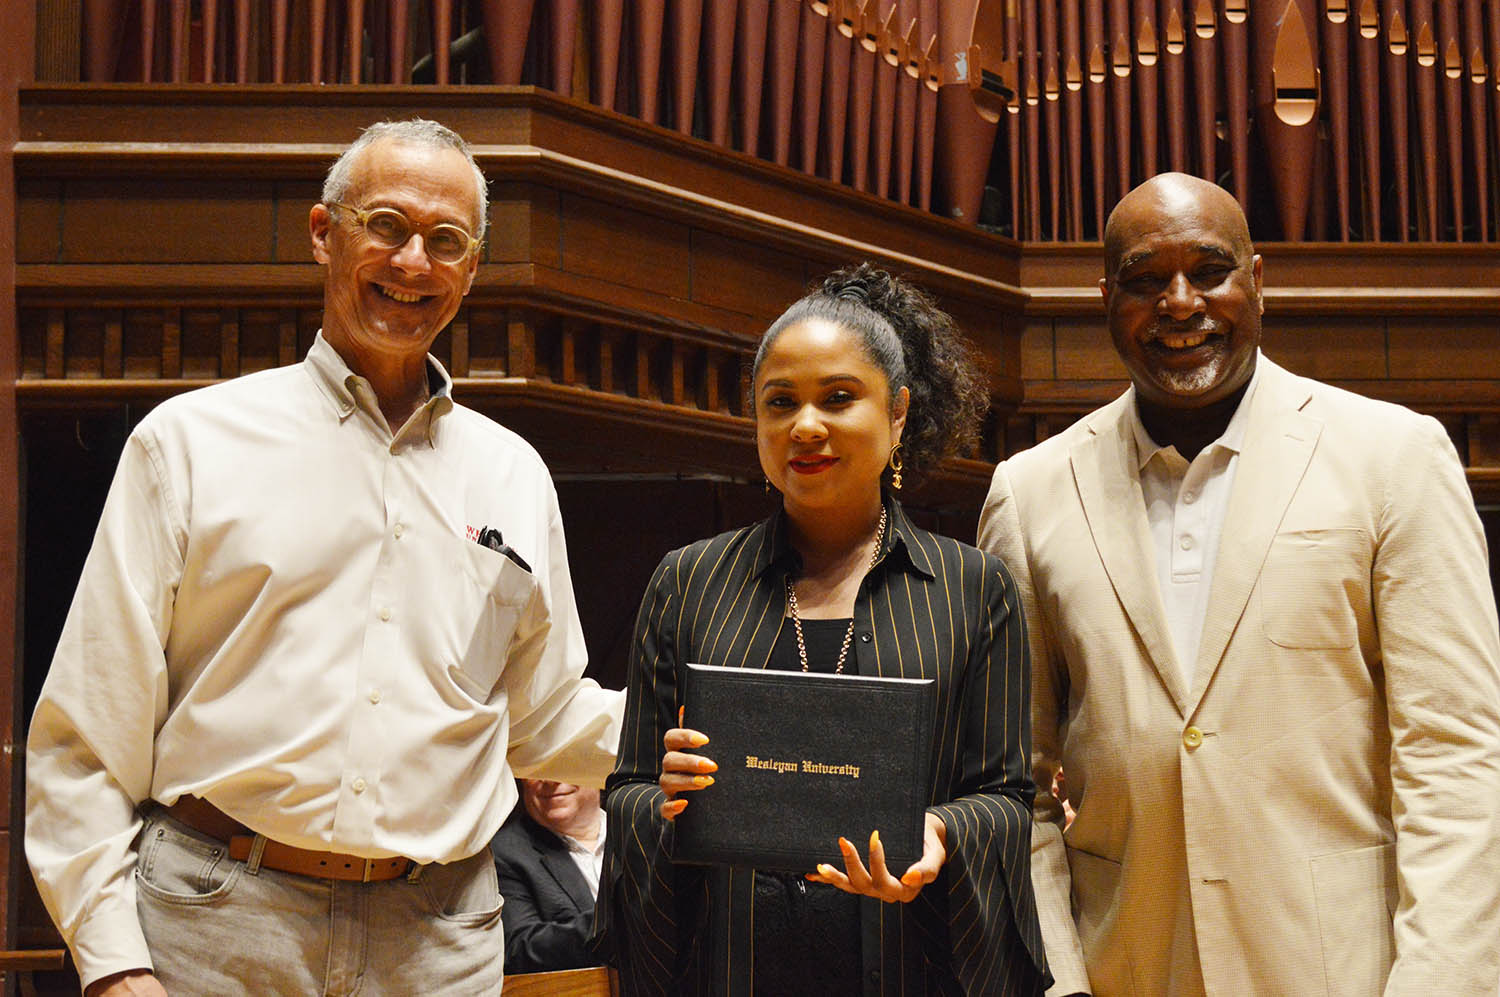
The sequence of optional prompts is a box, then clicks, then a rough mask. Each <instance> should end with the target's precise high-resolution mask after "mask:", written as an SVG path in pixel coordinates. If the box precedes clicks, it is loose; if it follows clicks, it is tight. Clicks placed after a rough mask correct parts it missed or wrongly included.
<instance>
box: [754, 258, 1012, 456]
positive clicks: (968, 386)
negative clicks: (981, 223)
mask: <svg viewBox="0 0 1500 997" xmlns="http://www.w3.org/2000/svg"><path fill="white" fill-rule="evenodd" d="M806 319H822V320H824V321H827V322H832V323H834V324H835V325H838V326H840V327H842V328H844V329H847V330H849V331H850V332H852V333H854V334H855V336H856V337H858V339H859V341H860V343H861V344H862V345H863V346H864V348H865V353H866V354H867V355H868V356H869V358H870V360H871V361H872V362H873V363H874V364H875V365H876V366H877V367H879V368H880V369H881V370H883V371H884V372H885V375H886V379H887V380H888V381H889V382H890V386H891V397H892V398H893V399H894V398H895V395H896V392H897V391H899V390H900V389H901V388H902V387H903V386H905V387H906V389H907V391H908V392H910V395H911V400H910V404H909V407H908V409H907V414H906V429H905V431H904V432H903V433H902V436H901V454H902V462H903V465H904V467H903V469H902V470H903V473H904V474H905V475H906V476H907V477H908V478H911V479H913V480H920V479H921V478H922V477H924V476H925V474H926V472H928V471H930V470H932V468H934V467H935V466H937V465H938V464H939V463H940V462H941V461H942V460H943V458H945V457H948V456H951V455H953V454H957V453H963V452H966V451H967V450H968V449H969V448H970V447H972V446H973V445H974V443H975V441H976V440H977V439H978V436H979V425H980V421H981V420H982V419H983V418H984V414H985V412H986V411H988V410H989V404H990V401H989V389H988V387H987V385H986V384H985V379H984V377H983V375H982V373H981V372H980V369H979V365H978V361H977V359H976V355H975V352H974V350H973V348H972V347H971V346H970V345H969V343H968V341H967V340H965V339H964V338H963V336H962V334H961V333H960V332H959V331H958V327H957V326H956V325H955V324H954V322H953V319H952V318H950V317H949V316H948V314H947V313H946V312H944V311H943V310H942V309H940V308H938V306H937V304H936V303H935V302H934V301H933V300H932V298H930V297H928V295H927V294H926V293H925V292H923V291H922V290H921V289H920V288H918V287H916V286H915V285H914V284H911V283H908V282H907V281H905V280H902V279H901V278H900V277H895V276H892V275H891V274H889V273H887V272H886V271H884V270H880V269H878V268H876V267H874V266H871V265H870V264H869V263H861V264H859V265H858V266H853V267H845V268H843V269H841V270H836V271H834V272H833V273H831V274H829V275H828V276H827V277H825V278H823V280H822V282H821V283H819V284H818V285H816V286H815V287H814V289H813V290H812V291H811V292H810V293H808V294H807V295H806V296H804V297H802V298H801V299H799V300H798V301H796V302H795V303H794V304H793V305H792V306H791V307H790V308H788V309H787V310H786V311H784V312H782V313H781V317H780V318H778V319H777V320H776V321H775V322H773V323H771V327H770V328H769V329H767V330H766V333H765V335H764V336H762V337H761V340H760V345H759V346H758V347H757V348H756V351H755V361H754V365H753V367H752V369H751V378H752V380H753V379H754V375H755V374H756V373H757V372H759V370H760V365H761V361H762V360H763V359H764V358H765V355H766V351H767V350H768V349H770V347H771V344H772V343H774V342H775V341H776V338H777V337H778V336H779V335H781V333H782V331H783V330H784V329H786V328H787V327H788V326H791V325H794V324H796V323H798V322H801V321H804V320H806Z"/></svg>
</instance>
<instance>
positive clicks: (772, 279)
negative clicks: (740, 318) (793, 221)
mask: <svg viewBox="0 0 1500 997" xmlns="http://www.w3.org/2000/svg"><path fill="white" fill-rule="evenodd" d="M692 259H693V273H692V292H693V293H692V296H693V300H694V301H697V302H701V303H702V304H705V305H710V306H712V307H714V308H724V309H727V310H729V311H735V312H741V313H743V314H745V315H750V316H753V317H755V318H757V319H760V320H761V321H762V322H767V323H769V322H771V321H772V320H774V319H775V318H776V316H777V315H779V314H781V312H782V311H783V310H784V308H785V306H786V305H788V304H791V303H792V302H793V301H796V300H797V299H798V298H800V297H801V296H802V295H803V294H804V293H805V292H806V287H807V282H808V280H809V279H810V278H811V277H813V276H815V275H813V274H809V273H807V271H808V270H809V269H811V268H810V267H809V266H808V264H807V263H806V262H805V261H804V260H801V259H798V258H797V257H795V256H788V255H786V254H785V253H781V252H778V251H777V250H775V249H769V248H767V247H765V246H763V245H760V244H758V243H756V242H755V241H752V240H749V239H736V238H733V237H730V236H725V235H720V234H718V233H716V232H707V231H702V230H699V231H695V232H694V233H693V253H692Z"/></svg>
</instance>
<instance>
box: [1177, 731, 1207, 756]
mask: <svg viewBox="0 0 1500 997" xmlns="http://www.w3.org/2000/svg"><path fill="white" fill-rule="evenodd" d="M1202 743H1203V732H1202V731H1201V730H1199V729H1198V728H1197V727H1189V728H1188V729H1187V730H1185V731H1183V732H1182V746H1183V747H1185V748H1187V749H1188V750H1189V751H1192V750H1194V749H1196V748H1197V747H1198V745H1200V744H1202Z"/></svg>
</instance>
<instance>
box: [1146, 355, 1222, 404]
mask: <svg viewBox="0 0 1500 997" xmlns="http://www.w3.org/2000/svg"><path fill="white" fill-rule="evenodd" d="M1219 366H1220V364H1219V361H1218V360H1217V359H1215V360H1213V361H1211V362H1209V363H1207V364H1204V365H1203V366H1202V367H1198V368H1196V369H1194V370H1185V371H1173V370H1164V371H1161V372H1160V373H1159V374H1158V376H1159V377H1160V378H1161V381H1162V384H1163V386H1164V387H1166V388H1167V389H1168V390H1170V391H1171V392H1172V393H1173V394H1176V395H1199V394H1202V393H1203V392H1205V391H1207V390H1208V389H1209V388H1211V387H1213V386H1214V382H1215V380H1217V379H1218V376H1219Z"/></svg>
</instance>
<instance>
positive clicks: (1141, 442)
mask: <svg viewBox="0 0 1500 997" xmlns="http://www.w3.org/2000/svg"><path fill="white" fill-rule="evenodd" d="M1262 366H1263V365H1262V361H1261V356H1260V351H1259V350H1256V354H1255V372H1254V373H1253V374H1251V375H1250V383H1249V385H1247V386H1246V388H1245V394H1244V396H1243V397H1241V398H1240V403H1239V405H1237V406H1235V409H1234V415H1233V416H1231V417H1230V419H1229V425H1227V426H1225V427H1224V432H1223V433H1222V434H1220V436H1219V438H1218V439H1217V440H1214V441H1213V442H1212V443H1210V444H1209V445H1208V446H1206V447H1204V448H1203V449H1204V450H1212V449H1213V448H1215V447H1221V448H1223V449H1225V450H1229V451H1231V452H1233V453H1239V452H1240V450H1241V448H1243V446H1244V444H1245V430H1246V427H1247V426H1248V425H1249V423H1250V400H1251V399H1252V398H1253V397H1255V388H1256V385H1258V384H1259V383H1260V371H1261V367H1262ZM1130 394H1131V398H1130V405H1129V406H1128V408H1129V410H1130V429H1131V432H1132V433H1133V434H1134V436H1135V457H1136V469H1137V470H1140V471H1144V470H1145V469H1146V465H1147V464H1149V463H1151V459H1152V458H1153V457H1155V456H1156V455H1157V454H1165V452H1166V451H1168V450H1172V451H1173V452H1174V453H1175V452H1176V451H1175V448H1174V447H1171V446H1165V447H1164V446H1162V445H1161V444H1159V443H1157V442H1156V441H1155V440H1153V439H1152V438H1151V434H1150V433H1148V432H1146V425H1145V423H1143V422H1141V412H1140V409H1139V408H1138V407H1137V406H1136V404H1135V387H1134V386H1132V387H1131V388H1130Z"/></svg>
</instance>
